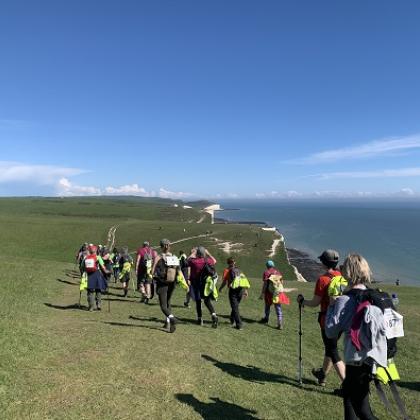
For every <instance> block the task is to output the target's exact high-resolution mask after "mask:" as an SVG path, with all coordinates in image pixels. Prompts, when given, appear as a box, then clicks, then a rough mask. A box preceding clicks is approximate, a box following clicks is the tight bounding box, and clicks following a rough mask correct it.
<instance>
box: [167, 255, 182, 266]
mask: <svg viewBox="0 0 420 420" xmlns="http://www.w3.org/2000/svg"><path fill="white" fill-rule="evenodd" d="M165 262H166V265H167V266H168V267H178V266H179V258H178V257H175V256H173V255H172V256H170V257H165Z"/></svg>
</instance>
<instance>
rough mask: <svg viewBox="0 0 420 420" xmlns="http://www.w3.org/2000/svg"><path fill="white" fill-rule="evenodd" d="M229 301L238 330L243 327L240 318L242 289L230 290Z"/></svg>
mask: <svg viewBox="0 0 420 420" xmlns="http://www.w3.org/2000/svg"><path fill="white" fill-rule="evenodd" d="M229 294H230V296H229V298H230V299H229V300H230V305H231V307H232V318H233V320H234V322H235V324H236V328H241V327H242V321H241V317H240V316H239V302H240V295H241V289H230V290H229Z"/></svg>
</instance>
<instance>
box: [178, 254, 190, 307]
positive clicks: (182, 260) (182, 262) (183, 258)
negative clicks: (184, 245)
mask: <svg viewBox="0 0 420 420" xmlns="http://www.w3.org/2000/svg"><path fill="white" fill-rule="evenodd" d="M179 266H180V268H181V271H182V274H183V275H184V279H185V280H186V282H187V283H189V277H190V276H189V273H190V270H189V267H188V257H187V254H186V253H185V252H184V251H179ZM190 301H191V293H190V291H189V290H188V291H187V293H186V294H185V301H184V306H185V307H186V308H189V307H190Z"/></svg>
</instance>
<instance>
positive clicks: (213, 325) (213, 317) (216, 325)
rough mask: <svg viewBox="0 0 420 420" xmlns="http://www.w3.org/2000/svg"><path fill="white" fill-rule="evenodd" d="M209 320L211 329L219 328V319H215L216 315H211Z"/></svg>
mask: <svg viewBox="0 0 420 420" xmlns="http://www.w3.org/2000/svg"><path fill="white" fill-rule="evenodd" d="M211 320H212V324H211V326H212V327H213V328H217V327H218V326H219V318H217V315H212V317H211Z"/></svg>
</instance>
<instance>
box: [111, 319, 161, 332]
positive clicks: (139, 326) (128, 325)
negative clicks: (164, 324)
mask: <svg viewBox="0 0 420 420" xmlns="http://www.w3.org/2000/svg"><path fill="white" fill-rule="evenodd" d="M103 323H104V324H107V325H111V326H112V327H129V328H144V329H146V330H154V331H160V332H164V333H169V331H166V330H164V329H163V328H158V327H150V326H149V325H140V324H128V323H125V322H114V321H103Z"/></svg>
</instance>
